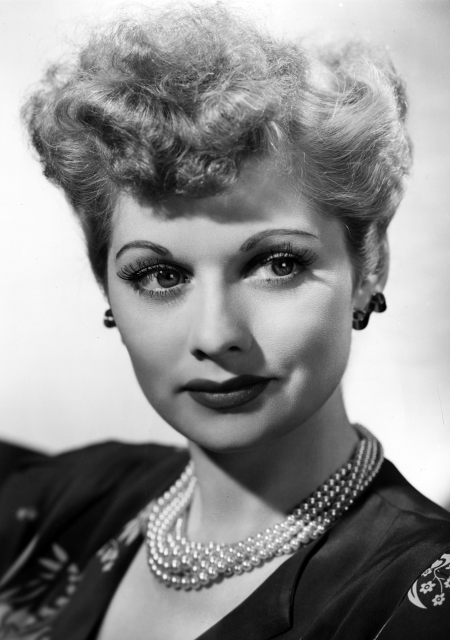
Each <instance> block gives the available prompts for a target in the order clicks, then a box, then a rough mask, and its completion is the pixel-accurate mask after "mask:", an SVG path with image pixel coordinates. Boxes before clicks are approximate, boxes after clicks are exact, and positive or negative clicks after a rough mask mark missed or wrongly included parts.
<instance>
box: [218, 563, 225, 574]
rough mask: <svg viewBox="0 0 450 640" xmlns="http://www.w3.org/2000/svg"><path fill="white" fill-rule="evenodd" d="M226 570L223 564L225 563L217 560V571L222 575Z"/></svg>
mask: <svg viewBox="0 0 450 640" xmlns="http://www.w3.org/2000/svg"><path fill="white" fill-rule="evenodd" d="M226 568H227V566H226V564H225V562H224V561H223V560H218V561H217V571H218V572H219V573H224V571H225V570H226Z"/></svg>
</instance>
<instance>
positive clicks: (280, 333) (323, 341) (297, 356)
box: [255, 287, 351, 386]
mask: <svg viewBox="0 0 450 640" xmlns="http://www.w3.org/2000/svg"><path fill="white" fill-rule="evenodd" d="M307 298H308V299H307V300H306V301H305V298H303V297H302V299H301V300H300V299H295V297H292V298H291V299H286V300H285V301H284V303H283V304H278V305H274V306H273V307H272V308H271V309H270V313H265V314H260V315H259V319H255V338H256V339H257V340H258V341H259V342H260V343H261V345H264V346H263V351H264V355H265V357H266V359H267V361H268V363H272V368H274V367H276V370H277V371H279V372H280V373H281V374H285V375H291V376H295V377H296V378H297V379H298V378H303V379H304V382H306V378H308V379H310V380H311V379H312V378H313V379H314V381H315V382H317V383H318V384H319V386H320V383H321V382H324V383H326V381H327V380H332V379H333V380H334V379H335V378H336V376H339V377H340V376H342V374H343V372H344V370H345V366H346V364H347V360H348V355H349V351H350V339H351V298H350V293H349V287H342V290H341V288H340V287H337V288H336V287H329V288H324V290H322V291H319V292H317V291H316V292H314V295H311V296H307ZM258 336H259V339H258Z"/></svg>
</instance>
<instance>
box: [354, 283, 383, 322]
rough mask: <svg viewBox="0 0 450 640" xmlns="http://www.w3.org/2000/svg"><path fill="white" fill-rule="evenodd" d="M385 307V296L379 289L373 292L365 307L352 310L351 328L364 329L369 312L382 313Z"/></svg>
mask: <svg viewBox="0 0 450 640" xmlns="http://www.w3.org/2000/svg"><path fill="white" fill-rule="evenodd" d="M386 309H387V305H386V298H385V297H384V295H383V294H382V293H381V291H377V293H374V294H373V295H372V296H371V298H370V301H369V304H368V305H367V307H366V309H364V310H361V309H355V310H354V311H353V323H352V326H353V329H355V330H356V331H361V330H362V329H365V328H366V327H367V325H368V324H369V319H370V314H371V313H372V311H375V313H383V311H386Z"/></svg>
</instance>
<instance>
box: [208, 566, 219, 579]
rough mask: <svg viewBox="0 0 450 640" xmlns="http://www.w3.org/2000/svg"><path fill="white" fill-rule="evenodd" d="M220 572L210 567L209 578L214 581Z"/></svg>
mask: <svg viewBox="0 0 450 640" xmlns="http://www.w3.org/2000/svg"><path fill="white" fill-rule="evenodd" d="M218 574H219V572H218V571H217V569H216V568H215V567H209V568H208V576H209V577H210V578H212V579H215V578H217V576H218Z"/></svg>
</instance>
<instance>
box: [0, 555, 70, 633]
mask: <svg viewBox="0 0 450 640" xmlns="http://www.w3.org/2000/svg"><path fill="white" fill-rule="evenodd" d="M37 567H38V574H37V575H35V576H34V577H32V578H31V579H30V580H28V581H27V582H25V583H24V584H21V585H19V586H17V587H13V588H10V589H6V590H3V591H0V640H18V639H19V638H20V639H22V640H47V639H49V638H50V635H49V634H50V627H51V623H52V622H53V620H54V619H55V617H56V616H57V614H58V613H59V611H60V610H61V609H62V608H63V607H64V605H65V604H67V602H68V601H69V599H70V597H71V596H72V594H73V593H74V592H75V591H76V588H77V586H78V583H79V582H80V580H81V578H82V575H81V573H80V571H79V569H78V567H77V565H76V564H74V563H73V562H71V561H70V558H69V555H68V554H67V552H66V551H65V550H64V549H63V548H62V547H61V546H60V545H58V544H56V543H54V544H52V546H51V555H50V556H49V557H48V556H46V557H41V558H38V560H37ZM61 581H62V588H56V589H55V586H59V584H61ZM57 583H58V585H57Z"/></svg>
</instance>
